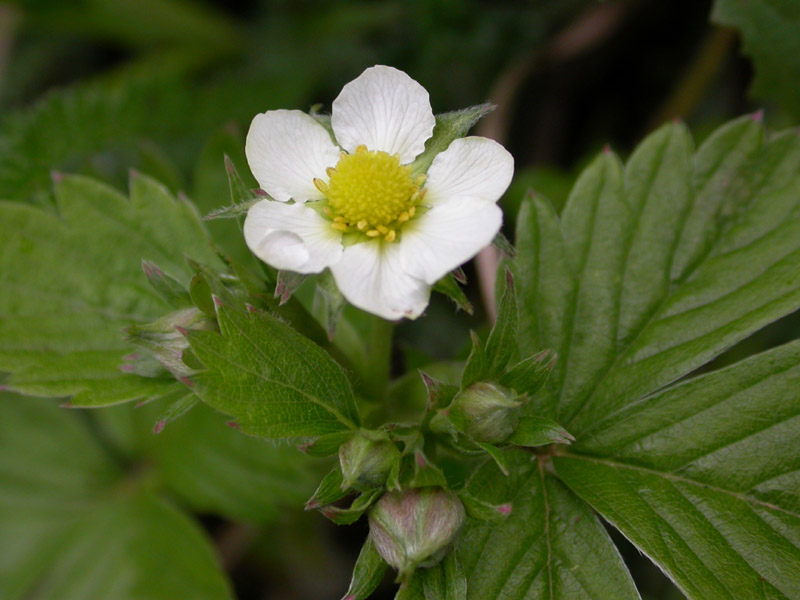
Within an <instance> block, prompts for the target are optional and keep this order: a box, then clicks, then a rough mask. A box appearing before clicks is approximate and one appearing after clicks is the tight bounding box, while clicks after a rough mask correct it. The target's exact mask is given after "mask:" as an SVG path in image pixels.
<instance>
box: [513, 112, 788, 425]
mask: <svg viewBox="0 0 800 600" xmlns="http://www.w3.org/2000/svg"><path fill="white" fill-rule="evenodd" d="M762 137H763V134H762V128H761V124H760V123H759V122H758V120H757V119H752V118H750V117H745V118H742V119H739V120H738V121H734V122H732V123H730V124H729V125H726V126H724V127H722V128H721V129H720V130H718V131H717V132H716V133H715V134H714V135H712V136H711V137H710V138H709V140H708V141H706V143H705V144H703V146H702V147H701V148H700V149H699V150H698V151H697V153H696V154H695V155H694V158H693V160H692V159H691V155H690V153H691V141H690V139H689V137H688V134H687V132H686V130H685V128H684V127H683V126H682V125H680V124H670V125H667V126H665V127H663V128H662V129H660V130H658V131H657V132H656V133H654V134H652V135H651V136H650V137H649V138H648V139H647V140H646V141H645V142H644V143H643V144H642V145H641V146H640V147H639V148H638V149H637V151H636V152H635V153H634V154H633V156H632V157H631V159H630V161H629V162H628V164H627V166H626V168H625V170H624V176H623V177H622V180H621V182H620V180H619V177H620V171H619V169H618V168H617V166H616V162H615V161H614V159H613V158H612V157H610V156H608V155H604V156H602V157H601V158H599V159H598V160H597V161H595V162H594V163H593V165H592V166H590V167H589V169H587V171H586V172H585V173H584V174H583V175H582V176H581V178H580V180H579V182H578V183H577V184H576V188H575V190H574V191H573V193H572V194H571V196H570V199H569V201H568V203H567V207H566V208H565V211H564V216H563V219H562V222H561V224H559V222H558V220H557V219H556V217H555V215H554V214H553V212H552V210H550V209H549V208H548V207H547V205H546V204H545V203H544V202H542V201H540V200H534V201H532V202H531V203H529V204H528V205H527V206H525V208H524V210H523V212H522V213H521V215H520V221H519V223H520V226H519V231H518V237H519V243H518V245H519V248H520V257H519V259H518V261H517V271H518V274H519V276H520V277H519V280H520V290H521V295H522V296H523V300H522V301H523V303H524V305H525V307H526V309H527V310H525V311H524V312H523V319H522V334H521V339H520V343H521V345H522V348H523V353H525V351H528V352H529V351H532V350H534V349H537V348H543V347H544V348H551V349H554V350H556V351H557V352H558V354H559V358H558V362H557V365H556V368H555V370H554V373H553V376H552V377H551V379H550V382H549V385H548V388H547V389H548V393H547V394H546V395H542V396H540V397H539V398H537V401H536V402H535V403H534V404H533V405H532V406H533V408H535V409H538V410H539V411H540V412H544V413H549V414H550V415H553V416H557V417H558V419H560V421H561V423H562V424H563V425H564V426H565V427H567V429H568V430H569V431H570V432H571V433H573V434H574V435H576V436H577V437H580V434H581V433H582V432H583V431H585V430H586V429H587V428H588V427H591V425H592V424H593V423H595V422H596V421H597V420H598V419H599V418H602V417H603V416H604V415H607V414H609V413H610V412H613V411H614V410H616V409H618V408H620V407H622V406H625V405H626V404H628V403H629V402H631V401H635V400H637V399H638V398H640V397H642V396H643V395H645V394H647V393H650V392H653V391H655V390H657V389H658V388H660V387H663V386H664V385H666V384H668V383H670V382H672V381H675V380H676V379H678V378H680V377H681V376H683V375H685V374H687V373H689V372H691V371H692V370H694V369H696V368H697V367H699V366H701V365H703V364H704V363H706V362H708V361H709V360H710V359H712V358H713V357H714V356H716V355H718V354H719V353H720V352H722V351H723V350H725V349H726V348H728V347H730V346H731V345H733V344H734V343H735V342H737V341H739V340H741V339H743V338H745V337H747V336H748V335H749V334H751V333H752V332H754V331H756V330H757V329H759V328H761V327H763V326H764V325H766V324H768V323H770V322H771V321H773V320H775V319H777V318H779V317H781V316H783V315H785V314H787V313H789V312H791V311H792V310H794V309H795V308H797V307H798V306H800V269H798V268H797V266H798V262H799V261H800V235H798V233H800V215H799V214H798V213H797V202H798V199H800V176H798V175H797V168H798V166H800V139H798V138H797V136H796V134H795V133H794V132H787V133H786V134H782V135H779V136H776V137H775V138H774V139H772V140H770V141H769V142H768V143H767V144H762ZM609 182H610V183H609ZM592 215H593V216H592ZM626 222H627V223H628V224H629V226H628V227H624V226H620V225H619V223H626ZM612 234H613V235H612Z"/></svg>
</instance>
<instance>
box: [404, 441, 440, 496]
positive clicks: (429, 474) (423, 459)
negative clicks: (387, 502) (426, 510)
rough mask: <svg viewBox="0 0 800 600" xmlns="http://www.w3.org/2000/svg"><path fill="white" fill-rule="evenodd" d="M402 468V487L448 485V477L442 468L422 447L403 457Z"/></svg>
mask: <svg viewBox="0 0 800 600" xmlns="http://www.w3.org/2000/svg"><path fill="white" fill-rule="evenodd" d="M400 469H401V472H400V487H401V488H419V487H430V486H440V487H447V479H446V478H445V476H444V473H443V472H442V470H441V469H440V468H439V467H437V466H436V465H435V464H433V463H432V462H431V461H430V460H429V459H428V457H427V456H426V455H425V453H424V452H423V451H422V449H420V448H417V449H415V450H414V451H413V452H411V453H409V454H406V455H405V456H404V457H403V461H402V465H401V467H400Z"/></svg>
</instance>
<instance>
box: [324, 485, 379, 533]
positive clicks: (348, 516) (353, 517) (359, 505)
mask: <svg viewBox="0 0 800 600" xmlns="http://www.w3.org/2000/svg"><path fill="white" fill-rule="evenodd" d="M382 495H383V488H375V489H373V490H368V491H366V492H364V493H363V494H361V495H359V496H358V497H357V498H356V499H355V500H353V503H352V504H351V505H350V507H349V508H338V507H336V506H326V507H325V508H322V509H320V512H321V513H322V514H323V515H324V516H325V517H326V518H328V519H330V520H331V521H333V522H334V523H336V524H337V525H351V524H353V523H355V522H356V521H358V520H359V519H360V518H361V515H363V514H364V513H365V512H367V511H368V510H369V509H370V507H371V506H372V505H373V504H375V502H377V501H378V498H380V497H381V496H382Z"/></svg>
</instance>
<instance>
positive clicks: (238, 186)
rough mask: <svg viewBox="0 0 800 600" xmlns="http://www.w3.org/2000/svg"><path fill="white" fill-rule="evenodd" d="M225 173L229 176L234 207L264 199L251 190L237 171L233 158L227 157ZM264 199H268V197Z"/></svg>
mask: <svg viewBox="0 0 800 600" xmlns="http://www.w3.org/2000/svg"><path fill="white" fill-rule="evenodd" d="M225 172H226V173H227V174H228V186H229V188H230V192H231V202H232V203H233V204H234V205H237V204H247V203H251V202H253V201H256V200H259V199H260V198H262V196H260V195H259V194H257V193H256V192H255V191H254V190H251V189H250V188H249V187H248V186H247V184H246V183H245V182H244V180H243V179H242V178H241V176H240V175H239V172H238V171H237V170H236V166H235V165H234V164H233V161H232V160H231V158H230V157H229V156H228V155H227V154H226V155H225ZM263 198H267V196H266V195H264V196H263Z"/></svg>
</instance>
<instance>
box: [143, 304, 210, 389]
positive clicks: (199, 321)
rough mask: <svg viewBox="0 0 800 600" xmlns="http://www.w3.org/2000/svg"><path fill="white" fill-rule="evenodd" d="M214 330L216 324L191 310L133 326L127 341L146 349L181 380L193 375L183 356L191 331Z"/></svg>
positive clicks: (180, 311) (195, 310)
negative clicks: (187, 337)
mask: <svg viewBox="0 0 800 600" xmlns="http://www.w3.org/2000/svg"><path fill="white" fill-rule="evenodd" d="M215 327H216V325H215V323H214V322H213V321H211V320H210V319H208V317H206V316H205V315H204V314H203V313H202V312H200V311H199V310H198V309H196V308H194V307H192V308H186V309H183V310H178V311H175V312H173V313H170V314H168V315H166V316H164V317H162V318H160V319H159V320H158V321H155V322H153V323H149V324H147V325H133V326H131V327H129V328H128V329H127V333H128V341H130V342H132V343H134V344H137V345H139V346H142V347H144V348H147V349H148V350H149V351H150V353H151V354H152V356H153V358H155V359H156V360H157V361H158V362H159V363H161V365H163V366H164V367H165V368H166V369H167V370H168V371H170V372H171V373H172V374H173V375H175V376H176V377H179V378H180V377H185V376H187V375H191V374H193V373H194V370H193V369H191V368H190V367H188V366H187V365H186V364H185V363H184V362H183V352H184V350H186V349H187V348H188V347H189V341H188V340H187V339H186V336H187V335H188V334H189V331H190V330H198V329H205V330H210V329H214V328H215Z"/></svg>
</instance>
